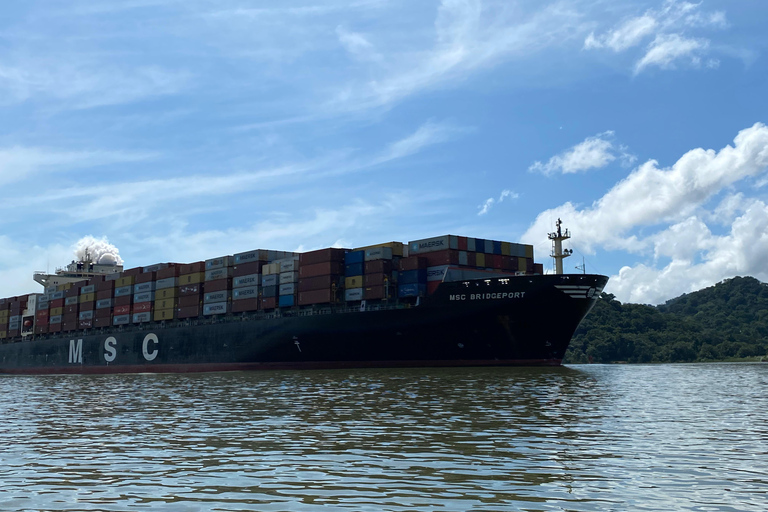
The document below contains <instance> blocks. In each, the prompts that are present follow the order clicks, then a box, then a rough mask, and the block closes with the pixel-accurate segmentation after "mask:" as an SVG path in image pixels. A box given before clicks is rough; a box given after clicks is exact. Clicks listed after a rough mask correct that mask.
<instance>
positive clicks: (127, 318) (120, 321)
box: [112, 313, 149, 325]
mask: <svg viewBox="0 0 768 512" xmlns="http://www.w3.org/2000/svg"><path fill="white" fill-rule="evenodd" d="M147 314H149V313H147ZM129 323H131V315H116V316H115V318H113V319H112V325H127V324H129Z"/></svg>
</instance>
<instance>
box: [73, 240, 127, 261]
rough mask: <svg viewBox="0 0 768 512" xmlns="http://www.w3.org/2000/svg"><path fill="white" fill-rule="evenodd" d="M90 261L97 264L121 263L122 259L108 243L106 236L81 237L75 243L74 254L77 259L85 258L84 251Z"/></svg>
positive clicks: (117, 251)
mask: <svg viewBox="0 0 768 512" xmlns="http://www.w3.org/2000/svg"><path fill="white" fill-rule="evenodd" d="M86 251H88V256H89V257H90V258H91V261H93V262H94V263H96V264H97V265H122V264H123V259H122V258H121V257H120V251H119V250H118V249H117V247H115V246H114V245H112V244H110V243H109V240H107V237H103V238H94V237H92V236H90V235H89V236H86V237H83V238H81V239H80V240H78V241H77V243H76V244H75V256H76V259H77V261H83V260H84V259H85V252H86Z"/></svg>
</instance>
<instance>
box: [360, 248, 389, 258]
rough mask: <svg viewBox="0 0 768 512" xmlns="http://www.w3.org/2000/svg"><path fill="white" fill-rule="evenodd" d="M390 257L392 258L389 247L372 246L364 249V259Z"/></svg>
mask: <svg viewBox="0 0 768 512" xmlns="http://www.w3.org/2000/svg"><path fill="white" fill-rule="evenodd" d="M391 259H392V248H391V247H374V248H373V249H367V250H366V251H365V261H375V260H391Z"/></svg>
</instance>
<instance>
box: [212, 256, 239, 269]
mask: <svg viewBox="0 0 768 512" xmlns="http://www.w3.org/2000/svg"><path fill="white" fill-rule="evenodd" d="M234 261H235V259H234V258H233V257H232V256H219V257H218V258H211V259H210V260H205V270H214V269H217V268H224V267H231V266H232V265H233V264H234Z"/></svg>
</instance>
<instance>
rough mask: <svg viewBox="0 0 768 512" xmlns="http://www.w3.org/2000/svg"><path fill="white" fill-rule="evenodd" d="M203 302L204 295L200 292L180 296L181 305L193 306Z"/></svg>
mask: <svg viewBox="0 0 768 512" xmlns="http://www.w3.org/2000/svg"><path fill="white" fill-rule="evenodd" d="M201 302H203V297H202V295H200V294H196V295H183V296H181V297H179V307H184V308H188V307H192V306H195V307H197V306H199V305H200V303H201Z"/></svg>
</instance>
